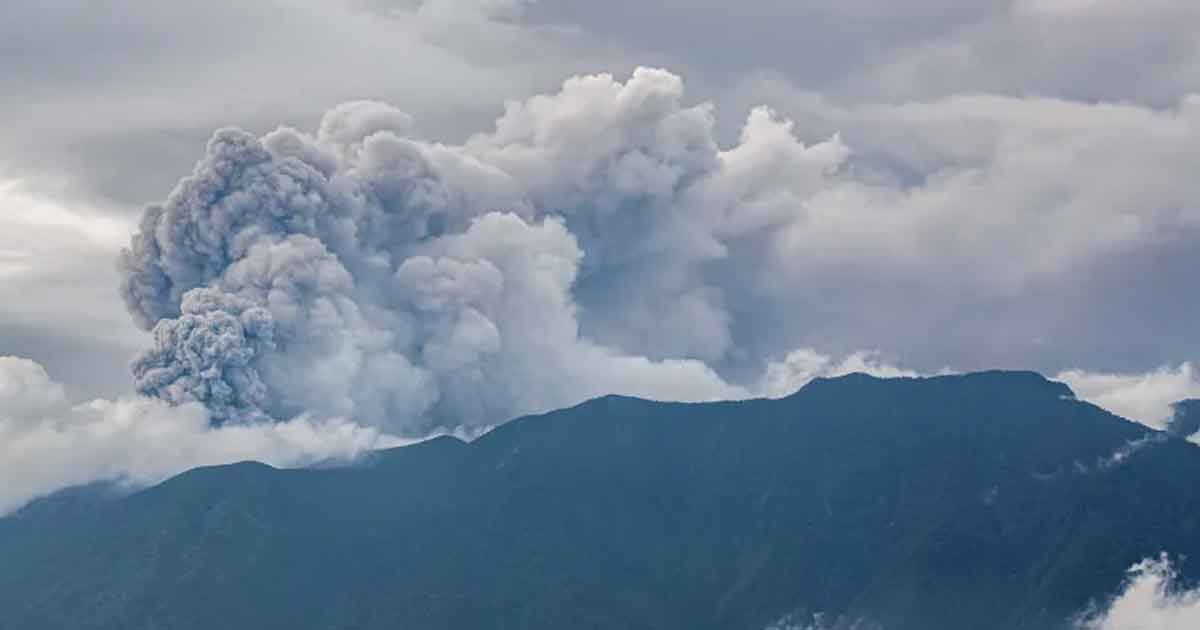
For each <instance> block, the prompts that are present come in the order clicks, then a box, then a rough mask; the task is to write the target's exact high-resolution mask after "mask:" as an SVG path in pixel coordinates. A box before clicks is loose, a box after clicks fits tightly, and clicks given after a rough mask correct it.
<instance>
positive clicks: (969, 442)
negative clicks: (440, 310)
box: [0, 371, 1200, 630]
mask: <svg viewBox="0 0 1200 630" xmlns="http://www.w3.org/2000/svg"><path fill="white" fill-rule="evenodd" d="M1146 436H1152V437H1155V438H1156V439H1154V440H1151V441H1147V444H1148V445H1147V446H1145V447H1144V448H1143V449H1142V450H1138V451H1136V452H1133V453H1132V454H1130V455H1129V456H1127V457H1126V458H1125V459H1123V460H1121V461H1119V462H1117V463H1116V464H1113V465H1109V466H1107V467H1106V466H1105V465H1103V462H1106V461H1109V460H1110V459H1111V458H1112V457H1113V454H1114V453H1116V452H1118V451H1120V449H1123V448H1127V447H1128V445H1129V444H1130V443H1134V442H1136V441H1138V440H1143V439H1145V438H1146ZM1157 436H1164V437H1162V438H1161V439H1160V438H1157ZM1197 474H1200V451H1197V450H1196V449H1195V447H1194V446H1192V445H1190V444H1187V443H1186V442H1184V441H1183V440H1180V439H1177V438H1174V437H1171V436H1169V435H1167V434H1160V433H1157V432H1154V431H1152V430H1150V429H1148V428H1146V427H1143V426H1141V425H1137V424H1134V423H1132V422H1129V421H1128V420H1125V419H1122V418H1119V417H1117V416H1114V415H1113V414H1110V413H1108V412H1106V411H1104V410H1102V409H1100V408H1098V407H1095V406H1094V405H1090V404H1087V403H1083V402H1080V401H1078V400H1075V398H1074V396H1073V394H1071V393H1070V389H1069V388H1068V387H1066V386H1065V385H1062V384H1061V383H1056V382H1054V381H1051V380H1049V379H1046V378H1045V377H1043V376H1041V375H1037V374H1036V373H1030V372H998V371H992V372H983V373H974V374H968V375H950V376H937V377H927V378H901V379H879V378H875V377H870V376H868V375H847V376H843V377H839V378H832V379H819V380H814V381H812V382H810V383H809V384H808V385H806V386H805V387H803V388H801V389H800V390H799V391H797V392H796V393H794V394H791V395H789V396H787V397H785V398H782V399H778V400H770V399H756V400H749V401H733V402H717V403H663V402H655V401H648V400H643V399H637V398H630V397H623V396H604V397H599V398H596V399H593V400H590V401H585V402H584V403H581V404H579V405H576V406H574V407H570V408H567V409H561V410H556V411H551V412H548V413H545V414H538V415H534V416H527V417H524V418H519V419H517V420H514V421H512V422H509V423H506V424H503V425H501V426H499V427H497V428H496V429H494V430H492V431H490V432H488V433H487V434H485V435H483V436H480V437H479V438H477V439H475V440H473V441H471V442H465V441H463V440H460V439H458V438H453V437H448V436H443V437H440V438H435V439H432V440H428V441H424V442H420V443H417V444H414V445H410V446H406V447H401V448H397V449H390V450H386V451H380V452H377V453H375V454H374V455H373V456H372V457H370V458H368V459H367V460H366V461H365V462H364V463H363V464H361V465H357V466H348V467H342V468H322V469H294V470H287V469H275V468H271V467H268V466H265V465H261V464H254V463H241V464H235V465H230V466H218V467H208V468H203V469H196V470H193V471H189V472H188V473H184V474H183V475H180V476H177V477H175V478H173V479H171V480H168V481H167V482H164V483H163V484H160V485H158V486H155V487H154V488H150V489H147V490H144V491H141V492H137V493H135V494H132V495H129V496H125V497H120V498H116V499H113V500H112V501H110V502H107V503H105V504H104V506H103V507H101V508H97V509H94V510H90V511H89V509H83V510H82V513H81V514H80V515H78V516H76V517H75V518H74V519H73V520H72V521H71V522H68V523H63V522H58V521H56V520H54V519H53V518H49V517H44V516H38V515H37V512H38V510H37V509H34V510H33V511H32V512H30V511H28V508H27V510H24V511H22V512H21V513H18V514H17V515H16V516H14V517H12V518H9V519H4V520H0V524H3V523H4V522H5V520H7V521H9V523H10V527H9V528H8V530H6V528H5V527H3V526H2V525H0V629H3V630H8V629H9V628H12V629H14V630H15V629H17V628H21V629H22V630H25V629H27V628H34V629H40V628H46V629H54V628H67V627H73V628H114V629H116V628H123V629H131V630H136V629H138V628H151V627H155V628H157V627H163V628H196V629H197V630H199V629H200V628H211V627H214V626H217V627H229V628H274V627H279V628H283V627H288V628H330V627H345V628H350V627H356V628H383V627H397V626H402V627H411V628H430V629H447V630H449V629H457V628H477V627H481V624H482V626H483V627H497V628H552V627H553V628H562V627H580V628H583V627H589V628H616V627H622V628H681V629H682V628H687V629H689V630H693V629H697V628H711V629H714V630H715V629H718V628H722V629H723V628H731V629H734V628H737V629H740V628H747V629H753V630H759V629H761V628H766V627H767V626H768V625H770V624H771V623H773V622H775V621H777V620H779V619H781V618H788V617H789V616H791V617H793V618H800V619H805V618H808V617H811V615H812V614H814V613H818V612H821V613H825V615H826V616H825V618H826V619H828V620H833V621H830V623H831V624H832V625H834V626H836V624H837V623H838V622H837V620H839V619H840V620H842V621H844V622H846V623H847V624H849V623H850V622H853V621H857V620H863V619H865V620H869V621H872V622H874V623H877V624H880V625H881V626H882V627H885V628H889V629H896V630H908V629H913V630H938V629H941V628H945V629H947V630H951V629H954V630H958V629H959V628H962V627H974V628H983V629H987V628H996V629H997V630H1000V629H1001V628H1003V629H1005V630H1010V629H1016V628H1027V629H1030V630H1042V629H1043V628H1045V629H1050V628H1060V627H1065V626H1064V624H1065V623H1066V620H1067V619H1068V618H1069V617H1070V615H1072V614H1075V613H1077V612H1079V611H1080V610H1083V609H1084V608H1086V607H1087V606H1088V605H1089V604H1093V603H1096V602H1102V601H1103V600H1104V599H1105V598H1107V597H1109V596H1111V595H1112V594H1113V593H1114V592H1115V591H1116V589H1117V588H1119V586H1120V584H1121V582H1122V580H1123V578H1124V570H1125V569H1126V568H1127V567H1128V566H1129V565H1130V564H1132V563H1133V562H1136V561H1138V560H1140V559H1142V558H1144V557H1149V556H1155V555H1157V553H1159V552H1161V551H1169V552H1172V553H1177V554H1184V555H1190V556H1192V557H1195V555H1196V554H1197V553H1200V523H1198V522H1196V521H1197V519H1196V517H1195V516H1192V515H1194V514H1200V491H1197V490H1194V489H1192V488H1191V487H1190V486H1191V484H1188V483H1187V482H1186V480H1187V479H1188V478H1195V475H1197ZM31 507H34V506H31ZM22 514H24V515H22ZM21 522H25V525H26V526H25V527H23V528H16V529H18V530H19V533H17V534H13V533H11V531H10V533H9V534H5V531H9V530H12V529H13V528H12V527H11V524H12V523H21ZM1181 570H1182V571H1183V572H1184V576H1185V578H1191V577H1192V576H1193V574H1192V572H1191V568H1190V566H1189V565H1187V564H1186V563H1185V564H1184V565H1182V566H1181ZM64 575H65V576H66V577H64ZM14 611H17V612H14Z"/></svg>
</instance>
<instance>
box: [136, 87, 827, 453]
mask: <svg viewBox="0 0 1200 630" xmlns="http://www.w3.org/2000/svg"><path fill="white" fill-rule="evenodd" d="M682 95H683V88H682V82H681V81H680V79H679V78H678V77H676V76H674V75H671V74H669V73H666V72H663V71H657V70H647V69H640V70H638V71H637V72H636V73H635V74H634V75H633V77H632V78H631V79H630V80H629V81H628V82H627V83H624V84H622V83H620V82H617V81H615V80H613V79H612V78H611V77H609V76H605V75H601V76H591V77H582V78H575V79H571V80H569V81H567V82H566V83H565V84H564V86H563V89H562V91H561V92H560V93H558V94H555V95H551V96H539V97H535V98H533V99H530V100H529V101H527V102H524V103H510V104H509V105H508V108H507V111H506V112H505V114H504V115H503V116H502V117H501V118H500V119H499V120H498V121H497V123H496V128H495V130H494V131H493V132H491V133H489V134H481V135H477V136H475V137H473V138H471V139H470V140H469V141H467V142H466V143H464V144H462V145H454V146H450V145H445V144H439V143H436V142H431V141H426V140H421V139H418V138H416V137H414V132H413V127H412V121H411V119H410V118H409V117H408V116H406V115H404V114H403V113H401V112H398V111H395V110H392V109H391V108H389V107H387V106H386V105H383V104H379V103H369V102H360V103H350V104H347V105H343V106H341V107H338V108H336V109H334V110H332V111H331V112H329V113H328V114H327V115H326V116H325V118H324V120H323V121H322V122H321V125H320V129H319V131H318V132H317V133H316V134H315V135H309V134H305V133H303V132H300V131H296V130H293V129H286V128H285V129H279V130H277V131H275V132H272V133H270V134H268V135H266V136H265V137H263V138H255V137H253V136H251V135H250V134H247V133H245V132H242V131H238V130H222V131H219V132H217V133H216V134H215V135H214V136H213V138H212V140H211V141H210V143H209V146H208V150H207V153H206V155H205V157H204V159H203V160H201V161H200V163H199V164H198V165H197V166H196V169H195V172H194V173H193V174H192V175H191V176H190V177H188V178H185V179H184V180H183V181H181V182H180V183H179V185H178V186H177V188H176V189H175V190H174V191H173V192H172V193H171V195H170V196H169V198H168V199H167V200H166V202H165V203H163V204H161V205H155V206H152V207H150V208H149V209H147V210H146V212H145V216H144V217H143V220H142V224H141V229H140V232H139V233H138V234H137V235H136V236H135V237H134V239H133V242H132V245H131V247H130V248H129V249H128V250H127V251H126V252H125V254H124V256H123V260H122V269H123V272H124V278H125V280H124V284H123V292H124V296H125V299H126V302H127V304H128V307H129V310H130V312H131V313H132V314H133V316H134V318H135V319H136V320H137V322H138V323H139V324H140V325H142V326H143V327H145V328H153V330H154V339H155V344H154V347H153V348H151V349H149V350H148V351H146V352H145V353H144V354H142V355H141V356H140V357H139V358H138V359H137V360H136V362H135V363H134V375H135V378H136V384H137V390H138V391H139V392H140V393H143V394H147V395H151V396H155V397H159V398H162V399H164V400H167V401H170V402H174V403H185V402H190V401H199V402H202V403H204V404H205V405H206V406H207V407H208V408H209V409H210V410H211V411H212V413H213V414H214V417H215V418H216V419H217V420H218V421H219V422H231V421H232V422H243V421H249V420H255V419H259V418H263V417H273V418H288V417H292V416H293V415H296V414H297V413H301V412H313V413H316V414H318V415H322V416H346V417H354V418H357V419H361V420H363V421H366V422H369V423H371V424H374V425H379V426H388V427H390V428H393V429H396V430H399V431H403V432H408V433H420V432H425V431H427V430H429V429H431V428H434V427H439V426H440V427H445V426H481V425H485V424H488V423H495V422H498V421H501V420H504V419H507V418H509V417H511V416H513V415H516V414H519V413H523V412H528V411H534V410H539V409H546V408H549V407H554V406H558V405H562V404H567V403H571V402H574V401H577V400H579V399H582V398H586V397H588V396H592V395H596V394H601V393H607V392H612V391H616V392H622V393H628V394H638V395H645V396H653V397H659V398H663V397H665V398H678V399H687V400H695V399H711V398H728V397H738V396H744V395H746V394H747V390H746V389H745V388H743V387H739V386H736V385H731V384H729V383H727V382H726V381H725V380H724V379H723V378H722V377H720V376H718V375H717V373H716V372H714V371H713V369H712V368H710V367H709V365H710V364H711V365H718V366H719V365H721V363H722V362H724V361H725V360H726V359H727V358H729V356H730V354H731V352H732V350H733V348H734V341H735V340H734V339H733V333H732V330H733V329H732V327H731V320H732V319H733V317H734V315H733V310H732V309H731V308H730V307H729V302H730V301H731V299H734V298H735V297H736V295H735V294H734V292H733V291H732V290H731V287H733V286H738V285H739V283H740V280H739V278H738V274H737V273H736V271H737V270H736V269H735V268H734V266H732V265H722V264H721V261H723V260H726V259H730V257H731V256H730V252H731V249H733V248H741V249H743V250H744V251H745V253H744V254H739V255H738V256H737V257H736V260H737V261H738V264H739V265H743V264H753V263H754V256H753V252H754V251H755V248H756V243H755V240H756V238H758V235H759V234H761V233H763V232H764V231H766V230H769V229H770V228H771V227H772V226H773V225H775V224H777V223H778V222H780V221H782V220H784V218H785V215H786V214H787V213H789V212H793V211H794V208H795V206H794V202H795V201H796V200H797V199H800V198H802V197H803V195H805V194H806V193H807V192H809V191H811V190H812V189H813V188H814V187H816V186H817V185H818V184H819V183H820V181H821V180H822V179H823V178H826V177H829V176H831V174H832V173H833V171H834V170H835V169H836V168H837V166H838V164H839V163H840V161H841V160H842V159H843V157H844V155H845V150H844V149H843V148H842V147H841V145H840V143H838V141H837V140H836V139H835V140H832V141H830V142H828V143H824V144H819V145H816V146H813V147H805V146H803V145H802V144H801V143H799V142H798V141H797V140H796V139H795V138H794V137H792V135H791V134H790V131H789V129H790V127H789V125H788V124H787V123H785V122H782V121H779V120H776V119H775V118H774V117H773V116H772V115H771V114H770V113H769V112H768V111H766V110H756V111H755V112H754V113H753V114H752V115H751V117H750V120H749V121H748V123H747V126H746V129H745V132H744V134H743V137H742V140H741V143H740V144H739V145H737V146H736V147H733V148H732V149H729V150H726V151H723V150H721V149H720V148H719V147H718V146H717V143H716V142H715V140H714V134H713V124H714V123H713V117H712V113H711V111H710V108H709V107H708V106H706V105H700V106H694V107H686V106H684V105H683V104H682ZM745 290H747V288H744V287H739V288H737V291H738V292H743V291H745ZM762 359H764V360H765V357H764V358H762Z"/></svg>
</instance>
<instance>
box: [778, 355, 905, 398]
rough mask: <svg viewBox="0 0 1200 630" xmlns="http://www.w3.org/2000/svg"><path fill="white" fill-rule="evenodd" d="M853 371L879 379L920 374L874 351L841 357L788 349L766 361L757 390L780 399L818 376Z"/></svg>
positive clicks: (842, 374) (839, 374)
mask: <svg viewBox="0 0 1200 630" xmlns="http://www.w3.org/2000/svg"><path fill="white" fill-rule="evenodd" d="M855 372H859V373H863V374H870V375H871V376H877V377H880V378H898V377H904V376H908V377H914V376H920V374H919V373H918V372H915V371H913V370H906V369H904V368H901V367H898V366H896V365H893V364H891V363H889V362H887V361H886V360H884V359H883V358H882V357H881V356H880V355H879V353H876V352H855V353H853V354H850V355H848V356H845V357H843V358H841V359H835V358H833V357H830V356H827V355H824V354H821V353H819V352H817V351H816V350H813V349H812V348H801V349H798V350H793V351H792V352H789V353H788V354H787V356H785V357H784V358H783V359H782V360H780V361H771V362H769V363H768V364H767V369H766V373H765V374H764V375H763V378H762V382H761V384H760V386H759V391H760V392H761V393H762V395H763V396H766V397H768V398H782V397H784V396H788V395H790V394H792V393H794V392H795V391H796V390H798V389H800V388H801V387H804V386H805V385H807V384H808V382H809V381H811V380H813V379H814V378H818V377H833V376H844V375H846V374H852V373H855Z"/></svg>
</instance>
